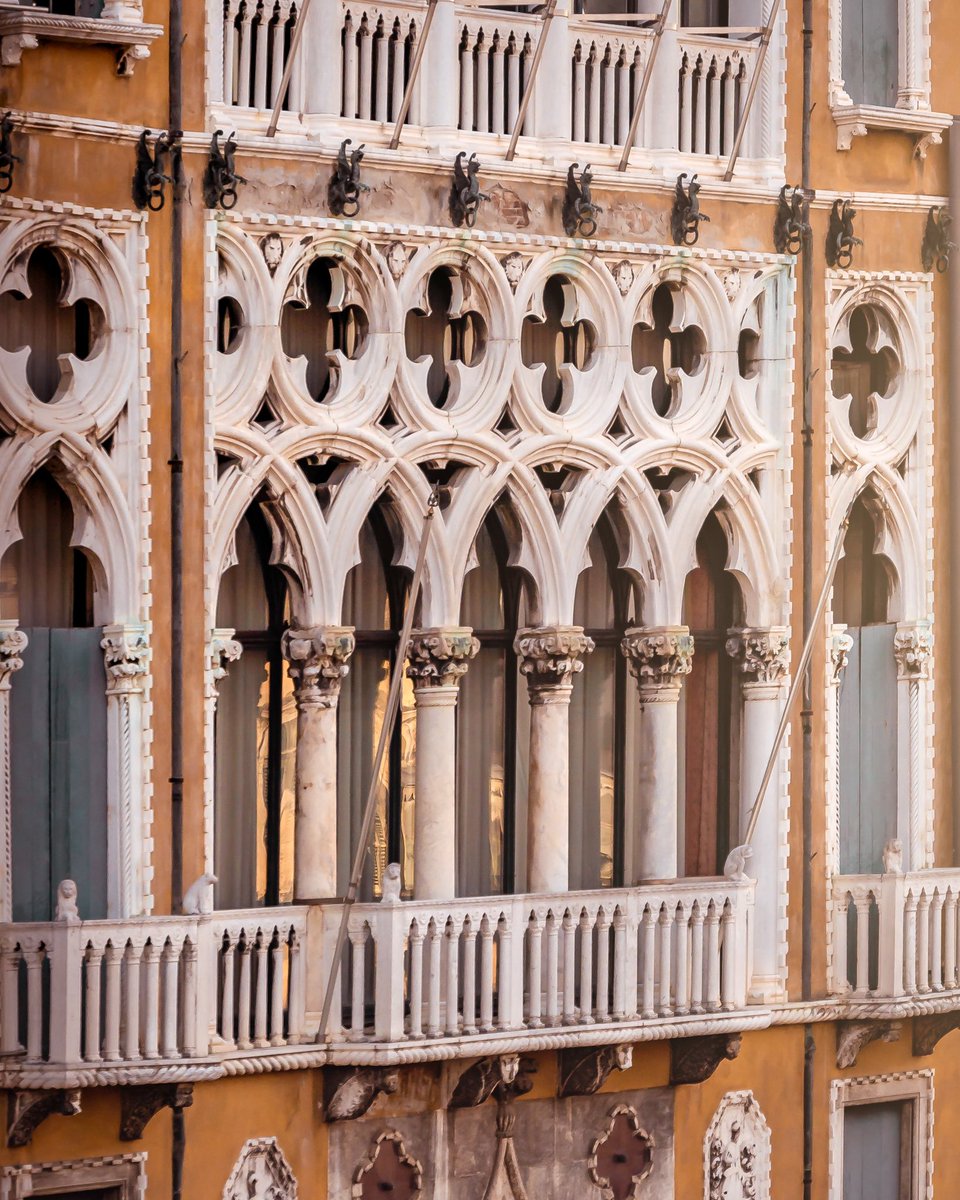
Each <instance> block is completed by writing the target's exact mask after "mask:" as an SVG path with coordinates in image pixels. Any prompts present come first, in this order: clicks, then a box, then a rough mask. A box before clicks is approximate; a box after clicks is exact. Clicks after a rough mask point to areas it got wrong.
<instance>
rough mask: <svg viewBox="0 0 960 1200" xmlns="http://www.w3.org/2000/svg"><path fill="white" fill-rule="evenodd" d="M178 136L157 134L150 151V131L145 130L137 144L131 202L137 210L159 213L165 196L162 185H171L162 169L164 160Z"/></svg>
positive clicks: (168, 176) (170, 180)
mask: <svg viewBox="0 0 960 1200" xmlns="http://www.w3.org/2000/svg"><path fill="white" fill-rule="evenodd" d="M179 136H180V135H179V134H177V133H174V134H169V133H158V134H157V136H156V138H155V139H154V142H153V150H152V151H151V149H150V130H149V129H145V130H144V131H143V133H141V134H140V140H139V141H138V142H137V166H136V170H135V171H134V173H133V202H134V204H135V205H136V206H137V208H148V209H149V210H150V211H151V212H159V211H160V209H161V208H163V205H164V200H165V196H164V193H163V185H164V184H165V183H173V179H172V177H171V176H170V175H167V174H166V173H165V171H164V169H163V167H164V160H165V159H166V157H167V155H168V154H170V152H171V151H172V150H173V149H174V147H175V145H176V144H177V143H178V141H179Z"/></svg>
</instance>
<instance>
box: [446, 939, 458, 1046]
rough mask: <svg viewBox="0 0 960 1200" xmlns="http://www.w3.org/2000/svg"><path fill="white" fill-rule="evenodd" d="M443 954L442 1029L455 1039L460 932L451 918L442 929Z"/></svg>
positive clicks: (456, 1029)
mask: <svg viewBox="0 0 960 1200" xmlns="http://www.w3.org/2000/svg"><path fill="white" fill-rule="evenodd" d="M444 943H445V947H444V953H445V955H446V960H447V961H446V966H447V970H446V986H445V988H444V992H445V993H446V994H445V996H444V1003H445V1004H446V1010H445V1014H444V1015H445V1018H446V1019H445V1021H444V1029H445V1031H446V1034H447V1036H448V1037H456V1036H457V1034H458V1033H459V1032H460V1005H459V996H458V989H459V985H460V930H459V928H458V927H457V925H456V924H455V922H454V918H453V917H449V918H448V919H447V924H446V926H445V927H444Z"/></svg>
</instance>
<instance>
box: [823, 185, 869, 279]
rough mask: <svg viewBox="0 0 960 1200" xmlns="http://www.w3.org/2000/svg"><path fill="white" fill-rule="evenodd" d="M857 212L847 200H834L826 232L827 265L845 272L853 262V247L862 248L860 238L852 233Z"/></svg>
mask: <svg viewBox="0 0 960 1200" xmlns="http://www.w3.org/2000/svg"><path fill="white" fill-rule="evenodd" d="M856 215H857V210H856V209H855V208H854V207H853V205H852V204H851V203H850V201H849V200H834V202H833V209H832V211H831V213H830V228H829V230H828V232H827V265H828V266H830V267H839V268H840V270H841V271H846V270H847V268H848V267H849V266H850V264H851V263H852V262H853V250H854V247H855V246H862V245H863V242H862V240H861V239H860V238H858V237H855V236H854V233H853V220H854V217H856Z"/></svg>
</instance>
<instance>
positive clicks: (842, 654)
mask: <svg viewBox="0 0 960 1200" xmlns="http://www.w3.org/2000/svg"><path fill="white" fill-rule="evenodd" d="M845 630H846V626H845V625H838V626H835V627H834V634H833V637H832V638H831V639H830V643H829V654H830V667H831V670H832V679H833V682H834V683H839V682H840V678H841V676H842V675H843V673H844V671H845V670H846V669H847V663H848V662H849V661H850V651H851V650H852V649H853V638H852V637H851V636H850V634H849V633H846V632H845Z"/></svg>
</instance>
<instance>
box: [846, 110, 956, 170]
mask: <svg viewBox="0 0 960 1200" xmlns="http://www.w3.org/2000/svg"><path fill="white" fill-rule="evenodd" d="M830 111H831V112H832V113H833V119H834V121H835V122H836V124H837V149H838V150H849V149H850V146H851V145H852V143H853V139H854V138H855V137H866V135H867V133H868V131H869V130H871V129H888V130H893V131H895V132H898V133H909V134H910V135H911V136H912V137H913V138H914V140H915V145H914V154H915V155H916V156H917V157H918V158H926V157H927V150H928V149H929V148H930V147H931V146H939V145H940V143H941V141H942V140H943V131H944V130H945V129H949V128H950V126H951V125H952V124H953V117H952V116H951V115H950V114H949V113H936V112H931V111H930V110H929V109H918V108H883V107H881V106H879V105H874V104H849V105H848V104H834V105H833V106H832V107H831V109H830Z"/></svg>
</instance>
